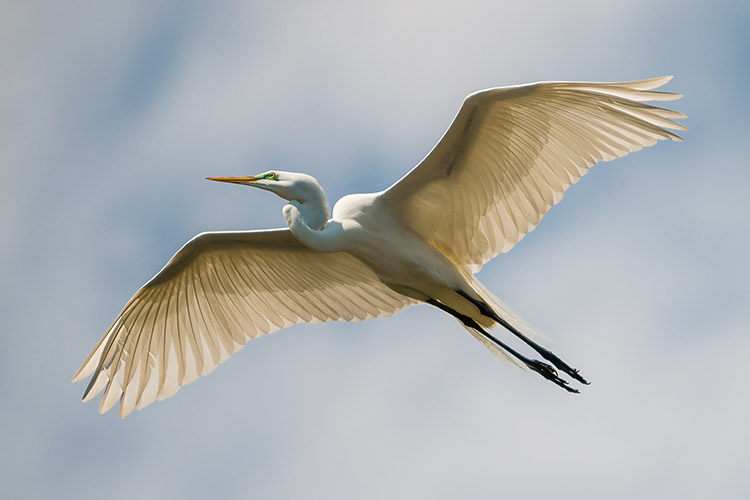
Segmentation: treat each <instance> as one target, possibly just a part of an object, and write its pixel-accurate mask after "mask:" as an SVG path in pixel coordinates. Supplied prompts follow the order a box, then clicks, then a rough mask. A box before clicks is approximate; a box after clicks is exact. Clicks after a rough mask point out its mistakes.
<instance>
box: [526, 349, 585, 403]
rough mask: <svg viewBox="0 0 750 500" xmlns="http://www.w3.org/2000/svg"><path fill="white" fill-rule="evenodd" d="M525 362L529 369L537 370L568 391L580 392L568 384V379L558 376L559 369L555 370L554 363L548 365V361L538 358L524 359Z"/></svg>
mask: <svg viewBox="0 0 750 500" xmlns="http://www.w3.org/2000/svg"><path fill="white" fill-rule="evenodd" d="M523 362H524V363H525V364H526V366H528V367H529V369H531V370H533V371H535V372H537V373H538V374H539V375H541V376H542V377H544V378H546V379H547V380H549V381H551V382H553V383H554V384H556V385H558V386H560V387H562V388H563V389H565V390H566V391H568V392H573V393H575V394H578V389H575V388H573V387H570V386H569V385H568V381H567V380H564V379H561V378H560V377H558V375H557V370H555V368H554V367H553V366H552V365H548V364H547V363H544V362H542V361H539V360H537V359H528V358H527V359H524V360H523Z"/></svg>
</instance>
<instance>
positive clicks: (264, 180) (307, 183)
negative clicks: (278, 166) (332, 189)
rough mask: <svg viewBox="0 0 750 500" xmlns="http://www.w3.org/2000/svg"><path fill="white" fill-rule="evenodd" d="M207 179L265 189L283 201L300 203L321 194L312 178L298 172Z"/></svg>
mask: <svg viewBox="0 0 750 500" xmlns="http://www.w3.org/2000/svg"><path fill="white" fill-rule="evenodd" d="M207 179H208V180H209V181H220V182H229V183H232V184H242V185H244V186H253V187H257V188H260V189H265V190H266V191H271V192H272V193H275V194H277V195H278V196H280V197H282V198H284V199H285V200H288V201H292V200H297V201H299V202H301V203H304V202H306V201H308V200H311V199H315V198H318V197H319V196H320V194H321V193H322V192H323V190H322V189H321V187H320V185H319V184H318V181H317V180H315V178H314V177H312V176H310V175H307V174H301V173H298V172H284V171H283V170H271V171H269V172H264V173H262V174H258V175H252V176H249V177H207Z"/></svg>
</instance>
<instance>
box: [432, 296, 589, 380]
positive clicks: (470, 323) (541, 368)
mask: <svg viewBox="0 0 750 500" xmlns="http://www.w3.org/2000/svg"><path fill="white" fill-rule="evenodd" d="M427 303H428V304H430V305H433V306H435V307H437V308H438V309H441V310H443V311H445V312H447V313H448V314H450V315H451V316H453V317H454V318H456V319H457V320H459V321H460V322H461V323H463V324H464V325H465V326H467V327H468V328H471V329H473V330H476V331H478V332H479V333H481V334H482V335H483V336H484V337H485V338H487V339H488V340H490V341H492V342H493V343H494V344H496V345H498V346H499V347H500V348H502V349H503V350H505V351H506V352H508V353H509V354H511V355H512V356H513V357H515V358H516V359H518V360H519V361H521V362H522V363H523V364H525V365H526V366H528V367H529V369H531V370H533V371H535V372H537V373H538V374H539V375H541V376H542V377H544V378H546V379H547V380H549V381H551V382H553V383H554V384H556V385H558V386H560V387H562V388H563V389H565V390H566V391H568V392H573V393H578V390H577V389H574V388H572V387H570V386H569V385H568V382H567V381H566V380H563V379H561V378H560V377H558V376H557V371H556V370H555V369H554V368H553V367H552V366H550V365H548V364H547V363H543V362H541V361H539V360H537V359H530V358H527V357H526V356H524V355H523V354H521V353H520V352H518V351H516V350H515V349H513V348H512V347H510V346H509V345H507V344H505V343H504V342H502V341H501V340H499V339H497V338H496V337H494V336H493V335H491V334H490V333H489V332H487V331H486V330H485V329H484V328H482V327H481V326H480V325H479V324H478V323H477V322H476V321H474V320H473V319H472V318H470V317H468V316H464V315H463V314H460V313H459V312H458V311H456V310H454V309H451V308H450V307H448V306H446V305H445V304H443V303H442V302H439V301H437V300H434V299H429V300H427Z"/></svg>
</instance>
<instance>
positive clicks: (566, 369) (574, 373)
mask: <svg viewBox="0 0 750 500" xmlns="http://www.w3.org/2000/svg"><path fill="white" fill-rule="evenodd" d="M534 350H535V351H536V352H538V353H539V354H540V355H541V356H542V357H543V358H544V359H546V360H547V361H549V362H550V363H552V364H553V365H555V367H557V369H558V370H560V371H562V372H563V373H565V374H567V375H570V376H571V377H573V378H574V379H575V380H577V381H579V382H580V383H582V384H585V385H589V383H590V382H588V381H587V380H586V379H585V378H583V377H582V376H581V374H580V373H578V370H576V369H575V368H572V367H570V366H568V364H567V363H566V362H565V361H563V360H562V359H560V358H559V357H557V355H556V354H555V353H554V352H552V351H550V350H548V349H545V348H544V347H542V346H540V345H539V344H536V345H535V347H534Z"/></svg>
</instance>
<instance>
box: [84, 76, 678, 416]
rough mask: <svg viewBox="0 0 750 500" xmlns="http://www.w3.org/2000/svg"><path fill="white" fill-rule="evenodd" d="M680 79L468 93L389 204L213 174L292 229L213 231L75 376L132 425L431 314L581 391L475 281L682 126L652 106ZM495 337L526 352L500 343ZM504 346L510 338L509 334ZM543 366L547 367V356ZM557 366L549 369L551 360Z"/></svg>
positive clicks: (184, 251) (389, 192) (386, 198)
mask: <svg viewBox="0 0 750 500" xmlns="http://www.w3.org/2000/svg"><path fill="white" fill-rule="evenodd" d="M671 78H672V77H661V78H654V79H649V80H640V81H632V82H620V83H587V82H541V83H533V84H527V85H518V86H511V87H500V88H492V89H487V90H481V91H479V92H475V93H473V94H471V95H469V96H468V97H467V98H466V99H465V100H464V102H463V104H462V106H461V108H460V110H459V111H458V114H457V115H456V117H455V118H454V120H453V122H452V123H451V125H450V127H449V128H448V130H447V131H446V132H445V134H444V135H443V137H442V138H441V139H440V141H439V142H438V143H437V145H436V146H435V147H434V148H433V149H432V150H431V151H430V152H429V153H428V154H427V156H426V157H425V158H424V159H423V160H422V161H421V162H420V163H419V164H418V165H417V166H416V167H414V168H413V169H412V170H411V171H409V172H408V173H407V174H406V175H404V176H403V177H402V178H401V179H400V180H399V181H398V182H396V183H395V184H393V185H392V186H391V187H389V188H388V189H386V190H385V191H381V192H378V193H368V194H352V195H348V196H344V197H343V198H341V199H340V200H339V201H338V202H337V203H336V204H335V206H334V207H333V213H332V214H331V212H330V209H329V205H328V201H327V199H326V195H325V193H324V192H323V189H322V188H321V187H320V185H319V184H318V182H317V181H316V180H315V178H313V177H311V176H309V175H307V174H303V173H295V172H285V171H281V170H273V171H269V172H265V173H262V174H259V175H254V176H248V177H210V178H209V179H210V180H213V181H222V182H229V183H233V184H240V185H244V186H252V187H256V188H260V189H263V190H266V191H271V192H272V193H275V194H276V195H278V196H280V197H281V198H283V199H285V200H287V201H288V203H287V204H285V205H284V207H283V214H284V218H285V219H286V221H287V223H288V225H289V227H288V228H283V229H272V230H259V231H226V232H206V233H201V234H199V235H197V236H196V237H194V238H193V239H192V240H190V241H189V242H188V243H186V244H185V245H184V246H183V247H182V248H181V249H180V250H179V251H178V252H177V253H176V254H175V255H174V256H173V257H172V258H171V259H170V260H169V262H168V263H167V264H166V265H165V266H164V268H163V269H162V270H161V271H159V272H158V273H157V274H156V276H154V277H153V278H152V279H151V280H150V281H149V282H148V283H146V284H145V285H144V286H143V287H142V288H141V289H140V290H138V291H137V292H136V293H135V295H134V296H133V297H132V298H131V299H130V301H128V303H127V304H126V305H125V307H124V309H123V310H122V312H121V313H120V314H119V315H118V316H117V318H116V319H115V321H114V322H113V323H112V325H111V326H110V327H109V329H108V330H107V331H106V333H105V334H104V337H103V338H102V339H101V340H100V341H99V343H98V344H97V345H96V347H94V349H93V351H92V352H91V354H89V356H88V358H86V361H84V363H83V365H82V366H81V368H80V369H79V370H78V372H77V373H76V374H75V376H74V377H73V381H74V382H76V381H80V380H83V379H84V378H86V377H88V376H90V375H93V376H92V377H91V380H90V382H89V384H88V387H87V388H86V391H85V393H84V395H83V400H84V401H88V400H90V399H92V398H94V397H95V396H96V395H97V394H99V393H101V392H102V391H104V395H103V397H102V399H101V404H100V406H99V411H100V413H104V412H106V411H108V410H110V409H111V408H112V407H113V406H114V405H115V404H116V403H117V402H118V401H119V402H120V410H119V414H120V417H125V416H127V415H128V414H129V413H130V412H131V411H132V410H133V409H134V408H137V409H141V408H143V407H145V406H146V405H148V404H150V403H152V402H153V401H154V400H155V399H159V400H161V399H164V398H168V397H170V396H172V395H173V394H175V393H176V392H177V390H178V389H179V388H180V387H181V386H183V385H186V384H189V383H190V382H192V381H193V380H195V379H196V378H197V377H198V376H200V375H206V374H208V373H209V372H211V371H212V370H213V369H214V368H216V366H217V365H219V364H220V363H222V362H223V361H224V360H226V359H227V358H228V357H229V356H231V355H232V354H234V353H235V352H237V351H238V350H240V349H241V348H242V347H243V346H244V345H245V343H246V342H247V341H248V340H250V339H253V338H256V337H259V336H260V335H263V334H266V333H271V332H274V331H276V330H279V329H281V328H284V327H287V326H289V325H292V324H295V323H301V322H308V323H321V322H326V321H362V320H365V319H371V318H378V317H383V316H390V315H392V314H394V313H395V312H397V311H399V310H401V309H403V308H405V307H407V306H410V305H413V304H419V303H426V304H430V305H432V306H435V307H437V308H439V309H441V310H442V311H445V312H446V313H448V314H450V315H451V316H453V317H454V318H456V319H457V320H458V321H459V322H460V323H461V325H463V326H464V327H465V328H466V329H467V330H468V331H469V332H470V333H471V334H472V335H473V336H474V337H475V338H476V339H477V340H479V341H480V342H481V343H482V344H483V345H484V346H485V347H486V348H487V349H489V350H490V351H491V352H492V353H493V354H495V355H496V356H497V357H498V358H500V359H502V360H504V361H507V362H510V363H513V364H516V365H519V366H521V367H523V368H526V369H528V370H530V371H532V372H536V373H538V374H539V375H541V376H542V377H544V378H546V379H548V380H550V381H551V382H553V383H554V384H556V385H558V386H560V387H562V388H563V389H565V390H567V391H570V392H578V389H576V388H574V387H573V386H571V385H570V384H569V383H568V381H567V380H566V378H572V379H574V380H575V381H577V382H578V383H581V384H587V383H588V382H587V381H586V380H585V379H584V378H583V376H582V375H581V374H580V373H579V371H578V370H576V369H575V368H573V367H571V366H570V365H568V364H567V363H566V362H564V361H563V360H562V359H561V358H559V357H558V356H557V355H555V354H554V353H552V352H551V351H549V350H547V349H545V348H544V347H542V346H541V345H539V344H538V343H537V342H536V340H535V339H537V338H538V337H537V336H536V335H535V331H534V329H533V328H532V327H531V326H530V325H528V324H527V323H526V322H524V321H523V320H522V319H521V318H519V317H518V316H517V315H516V314H514V313H513V312H512V311H511V310H510V309H509V308H508V307H507V306H506V305H504V304H503V303H502V302H501V301H500V300H498V299H497V298H495V297H494V296H493V295H492V294H491V293H490V292H489V291H488V290H487V289H486V288H485V287H484V286H483V285H482V284H481V283H480V282H479V280H477V278H476V277H475V276H474V274H475V273H476V272H477V271H478V270H479V269H480V268H481V267H482V265H483V264H484V263H485V262H487V261H488V260H490V259H491V258H493V257H494V256H496V255H497V254H499V253H502V252H507V251H509V250H510V249H511V248H513V246H514V245H515V244H516V243H518V242H519V241H520V240H521V239H522V238H523V237H524V236H525V235H526V234H528V233H529V232H530V231H531V230H533V229H534V228H535V227H536V226H537V224H539V222H540V221H541V220H542V217H544V214H546V213H547V211H548V210H549V209H550V207H552V205H554V204H556V203H558V202H559V201H560V200H561V199H562V197H563V193H564V192H565V190H566V189H567V188H568V187H569V186H570V185H571V184H573V183H575V182H576V181H578V179H580V178H581V176H583V175H584V174H585V173H586V172H587V171H588V169H589V168H590V167H591V166H592V165H594V164H596V163H598V162H600V161H608V160H613V159H615V158H619V157H622V156H625V155H626V154H628V153H630V152H632V151H638V150H640V149H641V148H643V147H645V146H651V145H653V144H655V143H656V142H657V141H658V140H659V139H671V140H676V141H681V139H680V137H679V136H677V135H675V134H674V133H672V132H670V131H669V130H668V129H672V130H687V128H686V127H684V126H683V125H682V124H681V123H678V122H676V121H674V120H675V119H682V118H686V116H685V115H684V114H682V113H679V112H676V111H671V110H667V109H663V108H660V107H655V106H652V105H649V104H645V103H644V101H670V100H674V99H679V98H680V97H682V96H681V95H680V94H674V93H666V92H659V91H654V89H656V88H658V87H660V86H662V85H664V84H665V83H667V82H668V81H669V80H670V79H671ZM493 327H497V329H498V330H500V331H501V332H503V330H505V332H503V333H505V334H506V336H507V337H510V339H512V338H514V337H515V338H517V340H516V341H515V342H517V343H518V344H519V347H520V346H522V345H523V344H525V345H526V346H527V347H525V348H523V349H524V350H526V351H527V352H531V351H534V352H535V353H536V354H535V355H533V356H531V357H528V356H526V355H524V354H522V352H520V351H519V350H517V349H516V348H514V347H512V346H511V345H510V343H509V342H510V340H508V339H506V340H505V341H503V340H501V339H500V338H498V335H497V334H496V333H497V332H494V331H492V329H493ZM503 338H506V337H503ZM537 358H541V359H537ZM542 360H543V361H542Z"/></svg>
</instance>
